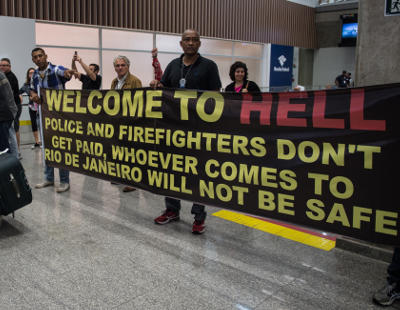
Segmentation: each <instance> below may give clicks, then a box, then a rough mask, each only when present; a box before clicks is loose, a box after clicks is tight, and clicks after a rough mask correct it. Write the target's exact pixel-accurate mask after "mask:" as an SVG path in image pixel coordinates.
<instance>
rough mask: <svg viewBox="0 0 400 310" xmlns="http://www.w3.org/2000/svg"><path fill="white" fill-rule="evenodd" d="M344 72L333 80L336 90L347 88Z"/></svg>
mask: <svg viewBox="0 0 400 310" xmlns="http://www.w3.org/2000/svg"><path fill="white" fill-rule="evenodd" d="M346 73H347V72H346V70H343V71H342V74H341V75H338V76H337V77H336V79H335V85H336V87H337V88H347V77H346Z"/></svg>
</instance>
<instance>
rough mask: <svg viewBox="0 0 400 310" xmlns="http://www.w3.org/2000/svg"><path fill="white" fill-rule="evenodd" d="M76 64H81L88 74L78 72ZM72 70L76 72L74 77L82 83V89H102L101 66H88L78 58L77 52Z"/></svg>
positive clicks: (73, 58) (73, 59)
mask: <svg viewBox="0 0 400 310" xmlns="http://www.w3.org/2000/svg"><path fill="white" fill-rule="evenodd" d="M76 62H79V64H80V65H81V66H82V68H83V70H85V72H86V74H83V73H80V72H78V69H77V68H76ZM71 69H72V70H75V71H76V72H75V73H74V76H75V78H77V79H79V80H80V81H81V82H82V89H100V86H101V75H99V71H100V67H99V65H97V64H90V65H89V66H88V65H87V64H85V63H84V62H83V60H82V58H81V57H79V56H78V53H77V52H75V53H74V56H73V57H72V65H71Z"/></svg>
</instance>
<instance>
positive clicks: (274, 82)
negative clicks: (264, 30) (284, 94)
mask: <svg viewBox="0 0 400 310" xmlns="http://www.w3.org/2000/svg"><path fill="white" fill-rule="evenodd" d="M292 73H293V46H285V45H275V44H271V59H270V75H269V86H270V87H277V86H281V87H282V86H286V87H288V88H290V87H291V86H292ZM272 90H273V89H272Z"/></svg>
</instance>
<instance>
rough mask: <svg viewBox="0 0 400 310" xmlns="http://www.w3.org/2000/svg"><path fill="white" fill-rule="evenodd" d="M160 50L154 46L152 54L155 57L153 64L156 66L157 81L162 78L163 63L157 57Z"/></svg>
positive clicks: (155, 77) (155, 76) (155, 75)
mask: <svg viewBox="0 0 400 310" xmlns="http://www.w3.org/2000/svg"><path fill="white" fill-rule="evenodd" d="M157 52H158V50H157V49H156V48H153V50H152V51H151V56H152V57H153V62H152V66H153V68H154V79H155V80H157V81H160V80H161V78H162V74H163V72H162V69H161V65H160V62H159V61H158V59H157V54H158V53H157Z"/></svg>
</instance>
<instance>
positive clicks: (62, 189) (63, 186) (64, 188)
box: [56, 183, 69, 193]
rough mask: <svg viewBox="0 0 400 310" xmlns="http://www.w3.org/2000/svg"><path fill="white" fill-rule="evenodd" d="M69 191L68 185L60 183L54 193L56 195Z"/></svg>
mask: <svg viewBox="0 0 400 310" xmlns="http://www.w3.org/2000/svg"><path fill="white" fill-rule="evenodd" d="M68 190H69V184H68V183H60V185H59V186H58V187H57V189H56V192H57V193H63V192H66V191H68Z"/></svg>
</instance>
